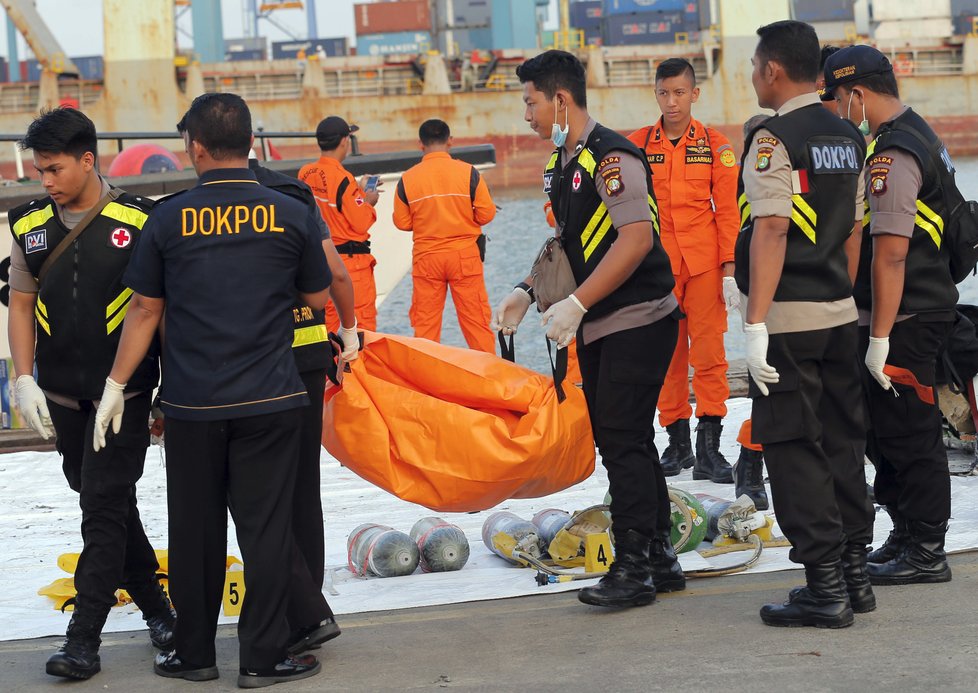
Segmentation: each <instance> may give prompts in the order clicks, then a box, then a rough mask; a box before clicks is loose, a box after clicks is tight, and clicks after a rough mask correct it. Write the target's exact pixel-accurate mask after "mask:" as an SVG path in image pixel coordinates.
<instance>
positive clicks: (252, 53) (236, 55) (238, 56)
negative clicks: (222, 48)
mask: <svg viewBox="0 0 978 693" xmlns="http://www.w3.org/2000/svg"><path fill="white" fill-rule="evenodd" d="M265 58H266V56H265V51H259V50H246V51H231V52H229V53H225V54H224V60H225V61H227V62H237V61H239V60H265Z"/></svg>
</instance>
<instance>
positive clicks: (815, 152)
mask: <svg viewBox="0 0 978 693" xmlns="http://www.w3.org/2000/svg"><path fill="white" fill-rule="evenodd" d="M760 129H766V130H768V131H770V132H771V134H772V135H774V137H775V138H776V139H777V140H778V141H779V142H778V143H773V144H772V146H783V147H785V149H786V151H787V152H788V156H789V157H790V159H791V168H792V195H791V220H790V223H789V227H788V238H787V247H786V248H785V257H784V269H783V271H782V274H781V282H780V283H779V284H778V289H777V291H776V292H775V294H774V300H775V301H838V300H841V299H844V298H848V297H849V296H851V295H852V283H851V282H850V281H849V272H848V260H847V257H846V252H845V243H846V240H847V239H848V238H849V235H850V234H851V233H852V227H853V223H854V222H853V216H854V212H855V209H856V188H857V186H858V184H859V176H860V175H861V174H862V166H863V160H864V158H865V154H866V146H865V144H864V142H863V138H862V136H861V135H860V134H859V131H858V130H857V129H856V128H855V127H853V125H852V124H851V123H849V122H848V121H845V120H843V119H841V118H839V117H837V116H833V115H832V114H831V113H829V112H828V111H827V110H825V109H824V108H823V107H822V106H821V105H820V104H812V105H809V106H803V107H802V108H799V109H797V110H794V111H791V112H789V113H786V114H784V115H780V116H774V117H773V118H770V119H769V120H767V121H765V122H764V123H763V124H762V125H760V126H758V128H756V129H755V130H754V131H753V132H751V133H750V135H748V138H747V142H746V143H745V146H744V159H742V160H741V166H740V178H739V180H738V204H739V205H740V210H741V229H740V235H739V236H738V237H737V245H736V249H735V259H736V269H735V277H736V280H737V286H738V288H739V289H740V290H741V291H742V292H744V293H745V294H747V293H748V291H749V289H750V242H751V239H752V238H753V233H754V224H753V221H752V220H751V218H750V204H749V202H748V200H747V196H746V195H745V194H744V167H745V166H755V162H751V161H746V156H747V152H748V150H749V149H750V144H751V142H752V141H753V140H754V137H755V136H756V133H757V131H758V130H760Z"/></svg>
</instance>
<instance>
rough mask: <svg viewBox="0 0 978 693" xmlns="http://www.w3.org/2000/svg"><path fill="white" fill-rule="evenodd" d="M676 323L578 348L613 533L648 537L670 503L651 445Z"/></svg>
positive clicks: (667, 321)
mask: <svg viewBox="0 0 978 693" xmlns="http://www.w3.org/2000/svg"><path fill="white" fill-rule="evenodd" d="M678 334H679V325H678V323H677V322H676V320H675V318H674V317H672V316H670V317H666V318H663V319H661V320H659V321H657V322H654V323H652V324H651V325H644V326H642V327H635V328H632V329H630V330H623V331H621V332H615V333H614V334H610V335H608V336H607V337H603V338H601V339H598V340H596V341H594V342H592V343H590V344H584V343H583V340H582V339H581V338H580V337H581V335H580V332H578V340H577V356H578V360H579V362H580V366H581V376H582V379H583V383H584V395H585V397H586V398H587V405H588V412H589V414H590V418H591V430H592V431H593V432H594V441H595V443H596V444H597V446H598V451H599V452H600V453H601V463H602V464H603V465H604V467H605V469H607V470H608V486H609V490H610V492H611V517H612V521H613V522H614V525H615V530H616V531H619V530H620V531H627V530H635V531H637V532H640V533H641V534H644V535H646V536H652V535H653V534H654V533H655V530H656V527H657V526H658V525H659V524H660V523H661V520H660V518H659V517H658V514H659V509H660V508H662V507H664V508H665V509H666V512H668V508H669V505H668V503H669V501H668V492H667V490H666V483H665V477H664V476H663V475H662V467H661V465H660V464H659V455H658V453H657V452H656V449H655V445H654V444H653V443H651V442H650V441H651V431H652V421H653V418H654V416H655V408H656V404H657V403H658V401H659V391H660V390H661V389H662V382H663V380H664V379H665V376H666V371H667V370H669V362H670V361H671V360H672V352H673V351H674V350H675V348H676V338H677V336H678Z"/></svg>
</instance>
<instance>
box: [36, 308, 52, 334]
mask: <svg viewBox="0 0 978 693" xmlns="http://www.w3.org/2000/svg"><path fill="white" fill-rule="evenodd" d="M34 317H35V318H36V319H37V324H38V325H40V326H41V327H42V328H43V329H44V331H45V332H47V333H48V336H50V335H51V326H50V325H49V324H48V321H47V320H45V319H44V316H42V315H41V311H39V310H38V309H37V306H34Z"/></svg>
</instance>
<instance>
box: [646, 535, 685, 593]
mask: <svg viewBox="0 0 978 693" xmlns="http://www.w3.org/2000/svg"><path fill="white" fill-rule="evenodd" d="M669 534H670V533H669V531H668V530H666V531H657V532H656V533H655V534H654V535H652V543H651V544H650V545H649V559H650V560H651V562H652V583H653V584H654V585H655V591H656V592H681V591H682V590H684V589H686V576H685V575H684V574H683V569H682V566H680V565H679V558H678V557H677V556H676V549H675V548H674V547H673V545H672V537H670V536H669Z"/></svg>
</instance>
